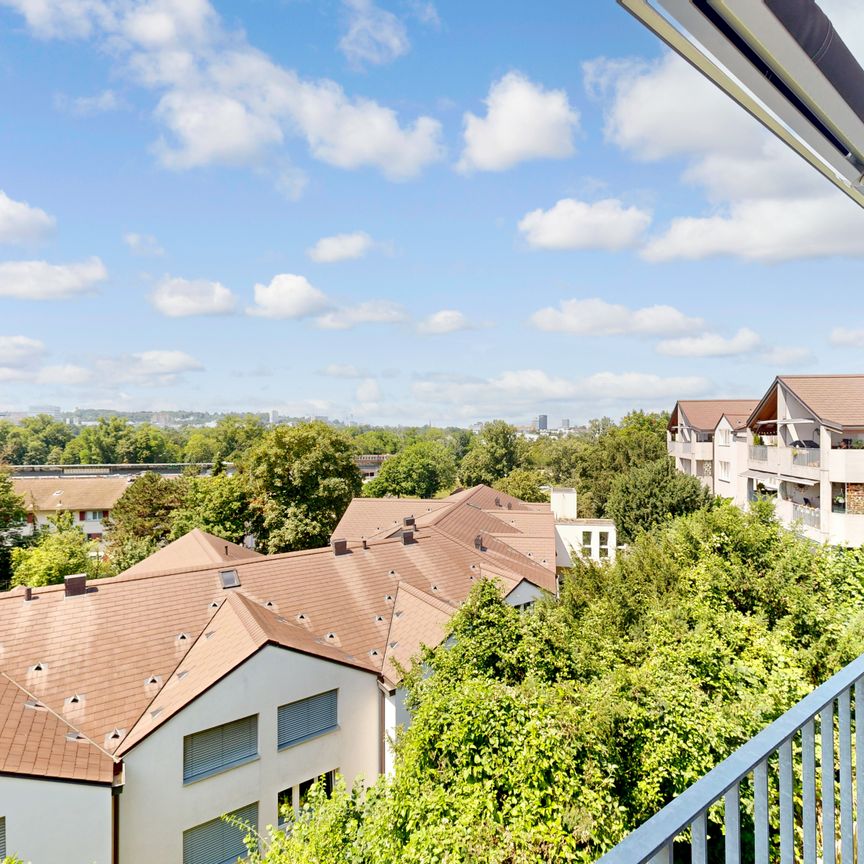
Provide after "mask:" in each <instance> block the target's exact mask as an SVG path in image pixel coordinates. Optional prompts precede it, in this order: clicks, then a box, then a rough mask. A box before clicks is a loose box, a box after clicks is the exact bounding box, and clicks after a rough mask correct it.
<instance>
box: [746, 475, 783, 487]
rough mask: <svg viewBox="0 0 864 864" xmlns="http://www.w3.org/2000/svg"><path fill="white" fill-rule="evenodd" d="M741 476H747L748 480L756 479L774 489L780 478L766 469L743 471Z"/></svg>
mask: <svg viewBox="0 0 864 864" xmlns="http://www.w3.org/2000/svg"><path fill="white" fill-rule="evenodd" d="M741 476H742V477H747V478H749V479H750V480H758V481H759V482H760V483H763V484H764V485H765V486H768V487H769V488H771V489H776V488H777V487H778V486H779V485H780V480H781V478H780V477H778V476H777V475H776V474H771V473H769V472H767V471H745V472H744V473H743V474H742V475H741Z"/></svg>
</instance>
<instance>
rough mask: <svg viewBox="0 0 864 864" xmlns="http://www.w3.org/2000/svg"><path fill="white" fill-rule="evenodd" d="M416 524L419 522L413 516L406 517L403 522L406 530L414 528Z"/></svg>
mask: <svg viewBox="0 0 864 864" xmlns="http://www.w3.org/2000/svg"><path fill="white" fill-rule="evenodd" d="M416 522H417V520H416V519H415V518H414V517H413V516H406V517H405V518H404V519H403V520H402V526H403V527H404V528H413V527H414V525H415V524H416Z"/></svg>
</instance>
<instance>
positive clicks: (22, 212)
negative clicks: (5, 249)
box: [0, 189, 55, 243]
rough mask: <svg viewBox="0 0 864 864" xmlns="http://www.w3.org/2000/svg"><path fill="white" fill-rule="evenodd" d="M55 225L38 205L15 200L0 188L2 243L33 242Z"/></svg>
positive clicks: (0, 238) (51, 217)
mask: <svg viewBox="0 0 864 864" xmlns="http://www.w3.org/2000/svg"><path fill="white" fill-rule="evenodd" d="M54 225H55V220H54V217H53V216H49V215H48V214H47V213H46V212H45V211H44V210H40V209H39V208H38V207H31V206H30V205H29V204H26V203H25V202H23V201H14V200H13V199H12V198H10V197H9V196H8V195H7V194H6V193H5V192H3V190H2V189H0V243H33V242H35V241H36V240H41V239H42V238H43V237H45V235H46V234H49V233H50V232H51V231H52V230H53V229H54Z"/></svg>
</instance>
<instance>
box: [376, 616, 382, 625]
mask: <svg viewBox="0 0 864 864" xmlns="http://www.w3.org/2000/svg"><path fill="white" fill-rule="evenodd" d="M383 621H384V616H383V615H376V616H375V623H376V624H381V623H382V622H383Z"/></svg>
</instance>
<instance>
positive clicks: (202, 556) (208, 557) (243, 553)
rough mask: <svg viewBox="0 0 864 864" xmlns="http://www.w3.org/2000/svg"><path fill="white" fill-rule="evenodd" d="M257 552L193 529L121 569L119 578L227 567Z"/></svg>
mask: <svg viewBox="0 0 864 864" xmlns="http://www.w3.org/2000/svg"><path fill="white" fill-rule="evenodd" d="M261 557H262V556H261V553H260V552H256V551H255V550H254V549H246V548H245V547H244V546H240V545H238V544H237V543H230V542H229V541H228V540H223V539H222V538H221V537H217V536H216V535H215V534H208V533H207V532H206V531H202V530H201V529H200V528H195V529H194V530H192V531H190V532H189V533H188V534H184V535H183V536H182V537H180V538H179V539H177V540H174V541H173V542H172V543H169V544H168V545H167V546H163V547H162V548H161V549H157V550H156V551H155V552H154V553H153V554H152V555H150V556H149V557H147V558H145V559H144V560H143V561H139V562H138V563H137V564H134V565H133V566H132V567H130V568H129V569H128V570H124V571H123V573H122V574H121V576H120V578H124V577H128V576H140V575H142V574H144V573H162V572H165V571H168V570H179V569H181V568H184V569H187V570H190V569H193V568H195V567H208V566H210V565H212V564H221V565H223V566H227V565H229V564H232V563H233V562H235V561H245V560H248V559H249V558H261Z"/></svg>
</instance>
